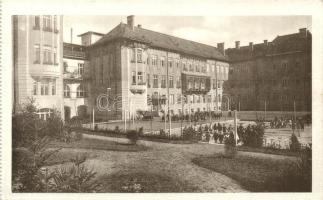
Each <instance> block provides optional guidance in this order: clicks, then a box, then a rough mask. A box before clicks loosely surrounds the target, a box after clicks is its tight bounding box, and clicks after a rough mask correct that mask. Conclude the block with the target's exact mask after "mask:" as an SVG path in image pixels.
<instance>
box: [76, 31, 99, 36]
mask: <svg viewBox="0 0 323 200" xmlns="http://www.w3.org/2000/svg"><path fill="white" fill-rule="evenodd" d="M87 34H94V35H100V36H104V35H105V34H103V33H98V32H94V31H88V32H85V33H82V34H80V35H78V37H81V36H83V35H87Z"/></svg>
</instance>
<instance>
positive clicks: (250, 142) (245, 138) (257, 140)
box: [240, 123, 265, 147]
mask: <svg viewBox="0 0 323 200" xmlns="http://www.w3.org/2000/svg"><path fill="white" fill-rule="evenodd" d="M264 133H265V128H264V126H263V124H261V123H258V124H257V125H252V126H250V125H249V126H248V127H247V128H246V129H245V130H244V131H242V129H240V134H241V138H240V139H241V140H242V142H243V145H246V146H250V147H261V146H262V143H263V136H264Z"/></svg>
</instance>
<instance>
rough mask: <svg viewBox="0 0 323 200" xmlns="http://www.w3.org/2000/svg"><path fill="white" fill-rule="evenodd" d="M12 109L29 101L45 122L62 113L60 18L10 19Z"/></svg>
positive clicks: (25, 16)
mask: <svg viewBox="0 0 323 200" xmlns="http://www.w3.org/2000/svg"><path fill="white" fill-rule="evenodd" d="M12 20H13V45H14V46H13V51H14V52H13V55H14V56H13V63H14V67H13V81H14V83H13V87H14V90H13V91H14V94H13V97H14V99H13V109H14V111H18V110H19V109H20V108H21V106H22V105H23V104H25V103H27V102H28V101H30V100H29V99H34V100H35V103H36V106H37V107H38V108H39V110H38V112H37V114H38V115H39V116H40V117H41V118H43V119H46V118H47V117H48V116H49V115H50V114H51V113H52V112H53V110H54V109H55V110H58V111H59V112H61V113H63V76H62V74H63V65H62V63H63V61H62V58H63V34H62V30H63V28H62V27H63V24H62V17H61V16H54V15H43V16H39V15H34V16H32V15H19V16H13V18H12Z"/></svg>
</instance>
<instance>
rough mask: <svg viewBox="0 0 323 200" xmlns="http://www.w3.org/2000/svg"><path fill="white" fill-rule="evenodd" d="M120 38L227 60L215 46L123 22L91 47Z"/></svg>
mask: <svg viewBox="0 0 323 200" xmlns="http://www.w3.org/2000/svg"><path fill="white" fill-rule="evenodd" d="M120 38H122V39H130V40H134V41H138V42H144V43H147V44H149V45H150V46H152V47H157V48H161V49H167V50H170V51H174V52H182V53H186V54H189V55H194V56H199V57H203V58H208V59H215V60H221V61H227V57H226V56H224V55H223V54H222V53H221V52H220V51H219V50H218V49H217V48H216V47H213V46H209V45H205V44H201V43H198V42H193V41H190V40H185V39H182V38H178V37H174V36H171V35H166V34H163V33H158V32H155V31H151V30H147V29H144V28H139V27H134V28H133V29H132V28H131V27H130V26H128V25H127V24H123V23H120V24H119V25H118V26H116V27H115V28H114V29H113V30H111V31H110V32H109V33H108V34H106V35H105V36H103V37H102V38H101V39H100V40H98V41H97V42H96V43H94V44H93V45H91V47H94V46H97V45H100V44H104V43H106V42H109V41H112V40H115V39H120Z"/></svg>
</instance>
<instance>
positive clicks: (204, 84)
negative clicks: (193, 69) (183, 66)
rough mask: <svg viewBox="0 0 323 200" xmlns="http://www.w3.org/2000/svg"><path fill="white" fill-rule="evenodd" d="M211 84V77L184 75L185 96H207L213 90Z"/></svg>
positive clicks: (183, 87)
mask: <svg viewBox="0 0 323 200" xmlns="http://www.w3.org/2000/svg"><path fill="white" fill-rule="evenodd" d="M210 82H211V80H210V77H209V76H196V75H188V74H185V73H182V91H183V94H189V95H190V94H206V93H207V92H209V91H210V89H211V84H210ZM192 86H193V87H192Z"/></svg>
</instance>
